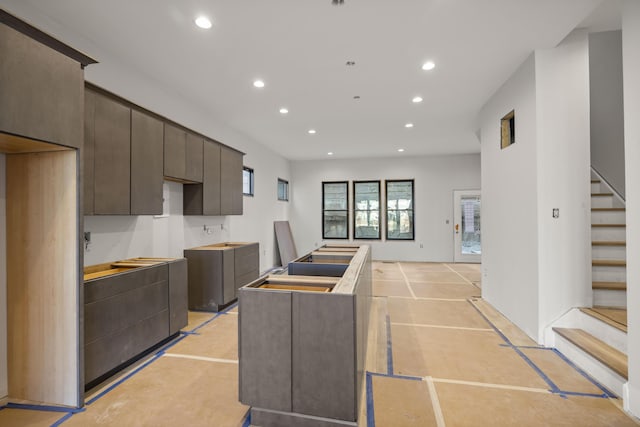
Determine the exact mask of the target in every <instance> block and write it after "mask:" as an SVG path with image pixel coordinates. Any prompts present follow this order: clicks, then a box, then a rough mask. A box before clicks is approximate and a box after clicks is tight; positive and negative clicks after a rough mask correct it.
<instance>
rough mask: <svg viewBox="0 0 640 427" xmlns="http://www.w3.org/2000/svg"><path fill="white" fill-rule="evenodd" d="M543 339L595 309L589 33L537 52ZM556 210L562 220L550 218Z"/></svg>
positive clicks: (539, 237) (539, 257)
mask: <svg viewBox="0 0 640 427" xmlns="http://www.w3.org/2000/svg"><path fill="white" fill-rule="evenodd" d="M535 55H536V58H535V61H536V109H537V112H536V118H537V135H536V144H537V152H538V155H537V160H538V165H537V179H538V206H537V208H538V262H539V265H538V271H539V274H538V286H539V302H540V308H539V316H540V317H539V327H538V331H539V332H538V339H539V341H542V332H543V330H544V328H545V327H546V326H548V325H549V324H550V323H551V322H553V321H554V320H556V319H557V318H558V317H560V316H561V315H563V314H564V313H565V312H566V311H568V310H569V309H570V308H572V307H585V306H590V305H591V295H592V291H591V221H590V220H591V216H590V214H591V202H590V168H589V164H590V162H589V152H590V149H589V147H590V144H589V134H590V132H589V123H590V121H589V50H588V36H587V33H586V31H574V32H573V33H572V34H571V35H570V36H568V37H567V38H566V39H565V40H564V41H563V42H562V43H561V44H560V45H559V46H558V47H556V48H555V49H545V50H537V51H536V54H535ZM553 208H559V209H560V217H559V218H557V219H554V218H553V217H552V210H553Z"/></svg>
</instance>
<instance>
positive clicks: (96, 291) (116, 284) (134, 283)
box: [84, 264, 168, 304]
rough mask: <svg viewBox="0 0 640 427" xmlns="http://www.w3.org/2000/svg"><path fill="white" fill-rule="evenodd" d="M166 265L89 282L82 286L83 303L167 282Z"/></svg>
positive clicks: (138, 269) (137, 269)
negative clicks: (162, 281) (163, 281)
mask: <svg viewBox="0 0 640 427" xmlns="http://www.w3.org/2000/svg"><path fill="white" fill-rule="evenodd" d="M167 274H168V267H167V265H166V264H165V265H158V266H153V267H148V268H136V269H135V270H133V271H130V272H125V273H121V274H114V275H113V276H107V277H104V278H99V279H94V280H89V281H87V282H85V284H84V303H85V304H88V303H91V302H94V301H98V300H101V299H103V298H109V297H111V296H113V295H118V294H121V293H123V292H127V291H131V290H133V289H136V288H138V287H142V286H145V285H148V284H151V283H156V282H159V281H161V280H165V281H166V280H167Z"/></svg>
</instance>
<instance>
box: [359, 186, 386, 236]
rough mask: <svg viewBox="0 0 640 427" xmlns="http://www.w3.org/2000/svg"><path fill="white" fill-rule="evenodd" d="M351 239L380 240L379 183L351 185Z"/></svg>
mask: <svg viewBox="0 0 640 427" xmlns="http://www.w3.org/2000/svg"><path fill="white" fill-rule="evenodd" d="M353 238H354V239H380V181H355V182H354V183H353Z"/></svg>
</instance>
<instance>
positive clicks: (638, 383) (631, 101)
mask: <svg viewBox="0 0 640 427" xmlns="http://www.w3.org/2000/svg"><path fill="white" fill-rule="evenodd" d="M622 53H623V58H624V59H623V61H624V65H623V67H624V73H623V74H624V115H625V121H624V133H625V152H626V166H627V167H626V180H627V186H626V195H627V200H626V202H627V204H626V208H627V309H628V311H627V322H628V324H629V332H628V356H629V383H628V397H629V398H628V399H625V402H624V403H625V408H626V409H627V410H629V411H631V412H632V413H633V414H634V415H635V416H637V417H640V168H638V159H640V121H639V120H638V118H640V2H638V1H636V0H628V1H626V2H625V4H624V8H623V13H622Z"/></svg>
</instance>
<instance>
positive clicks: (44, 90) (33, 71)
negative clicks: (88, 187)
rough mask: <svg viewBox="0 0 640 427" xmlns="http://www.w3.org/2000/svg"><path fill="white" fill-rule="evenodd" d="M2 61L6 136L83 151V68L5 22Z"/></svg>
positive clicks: (1, 115)
mask: <svg viewBox="0 0 640 427" xmlns="http://www.w3.org/2000/svg"><path fill="white" fill-rule="evenodd" d="M0 58H1V59H0V94H1V95H0V131H4V132H8V133H11V134H14V135H20V136H24V137H28V138H33V139H38V140H42V141H47V142H53V143H56V144H62V145H67V146H71V147H76V148H80V147H81V146H82V124H81V123H82V114H83V113H82V110H83V93H84V72H83V71H82V68H81V67H80V64H78V62H77V61H75V60H73V59H71V58H68V57H67V56H65V55H63V54H61V53H59V52H56V51H54V50H52V49H51V48H49V47H47V46H45V45H44V44H42V43H40V42H38V41H36V40H34V39H32V38H30V37H29V36H26V35H24V34H22V33H20V32H18V31H16V30H14V29H13V28H10V27H8V26H6V25H4V24H2V23H0Z"/></svg>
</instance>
